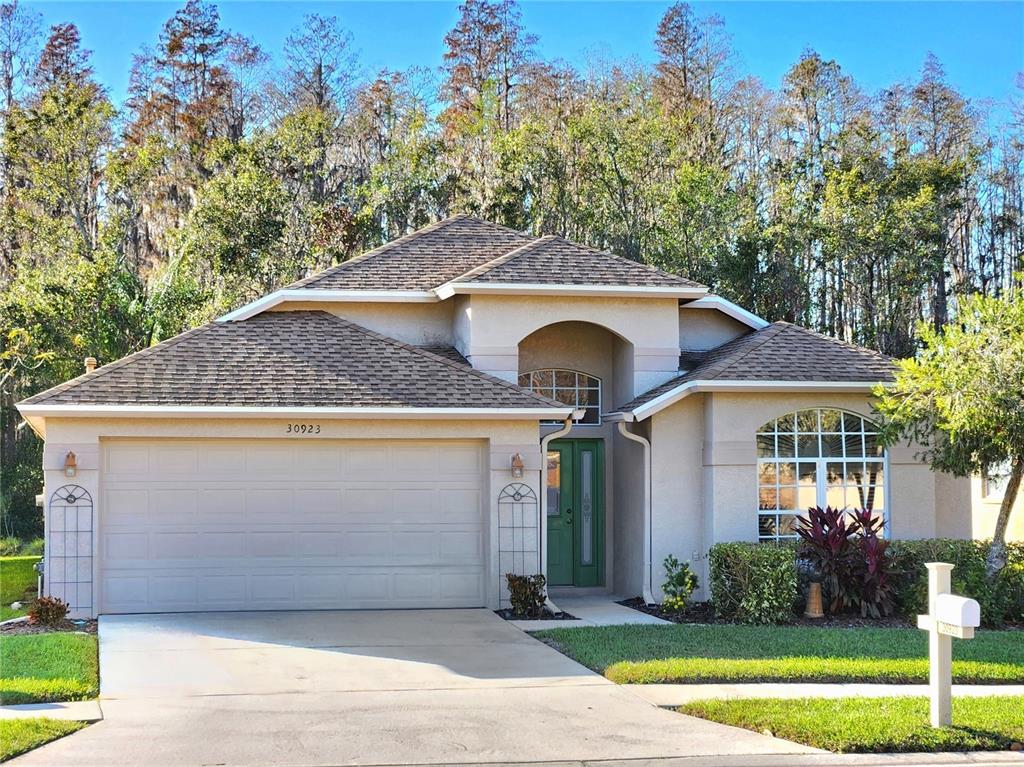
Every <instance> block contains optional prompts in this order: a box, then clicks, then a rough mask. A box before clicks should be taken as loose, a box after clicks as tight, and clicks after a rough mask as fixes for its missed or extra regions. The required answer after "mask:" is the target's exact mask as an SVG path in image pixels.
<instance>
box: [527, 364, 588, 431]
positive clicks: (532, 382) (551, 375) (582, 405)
mask: <svg viewBox="0 0 1024 767" xmlns="http://www.w3.org/2000/svg"><path fill="white" fill-rule="evenodd" d="M519 385H520V386H522V387H523V388H524V389H529V390H530V391H532V392H536V393H537V394H540V395H543V396H545V397H550V398H551V399H555V400H558V401H559V402H564V403H565V404H566V405H571V406H572V407H575V408H579V409H581V410H584V411H585V412H584V415H583V417H582V418H578V419H576V422H577V423H582V424H587V425H589V426H596V425H598V424H600V423H601V379H600V378H597V377H596V376H592V375H588V374H587V373H580V372H579V371H577V370H557V369H548V370H534V371H532V372H530V373H521V374H520V375H519Z"/></svg>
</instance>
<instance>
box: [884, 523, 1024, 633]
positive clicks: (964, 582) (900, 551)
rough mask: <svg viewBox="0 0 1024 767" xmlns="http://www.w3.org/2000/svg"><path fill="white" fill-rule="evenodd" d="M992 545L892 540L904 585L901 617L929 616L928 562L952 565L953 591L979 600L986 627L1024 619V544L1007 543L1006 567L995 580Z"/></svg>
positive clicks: (898, 598) (944, 540) (898, 600)
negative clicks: (989, 562)
mask: <svg viewBox="0 0 1024 767" xmlns="http://www.w3.org/2000/svg"><path fill="white" fill-rule="evenodd" d="M989 543H990V542H989V541H963V540H955V539H951V538H931V539H924V540H917V541H893V542H892V545H891V546H890V549H889V550H890V551H891V552H892V555H893V563H894V569H895V570H896V572H897V573H898V577H899V579H900V585H899V588H898V589H897V592H896V604H897V609H898V610H899V612H900V613H902V614H903V615H905V616H907V617H908V618H913V617H914V616H916V615H918V614H921V613H926V612H928V573H927V571H926V570H925V567H924V564H925V562H949V563H950V564H952V565H954V567H953V592H954V593H956V594H961V595H963V596H965V597H970V598H971V599H976V600H978V604H980V605H981V621H982V624H983V625H985V626H1001V625H1003V624H1005V623H1007V622H1014V623H1016V622H1022V621H1024V543H1008V544H1006V557H1007V562H1006V567H1004V568H1003V569H1002V571H1001V572H1000V573H999V576H998V577H997V578H996V580H995V582H994V583H992V582H991V581H989V579H988V577H987V576H986V575H985V556H986V555H987V554H988V547H989Z"/></svg>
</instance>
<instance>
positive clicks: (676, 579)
mask: <svg viewBox="0 0 1024 767" xmlns="http://www.w3.org/2000/svg"><path fill="white" fill-rule="evenodd" d="M664 566H665V583H664V584H663V585H662V587H661V590H662V592H664V594H665V599H664V600H662V603H661V606H662V608H663V609H664V610H667V611H668V612H671V613H678V612H682V611H683V610H684V609H685V608H686V603H687V602H688V601H689V599H690V595H691V594H693V592H694V591H696V589H697V583H698V582H697V576H696V575H695V574H694V572H693V570H691V569H690V563H689V562H680V561H679V560H678V559H676V558H675V557H674V556H672V555H671V554H669V555H668V556H667V557H665V562H664Z"/></svg>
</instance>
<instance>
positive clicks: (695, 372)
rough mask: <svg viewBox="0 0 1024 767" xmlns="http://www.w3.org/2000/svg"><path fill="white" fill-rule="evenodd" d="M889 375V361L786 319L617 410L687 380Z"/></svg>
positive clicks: (874, 379) (880, 378)
mask: <svg viewBox="0 0 1024 767" xmlns="http://www.w3.org/2000/svg"><path fill="white" fill-rule="evenodd" d="M892 379H893V361H892V360H891V359H890V358H888V357H886V356H884V355H882V354H879V353H877V352H873V351H871V350H870V349H865V348H863V347H860V346H854V345H853V344H848V343H845V342H843V341H839V340H838V339H835V338H830V337H829V336H824V335H821V334H820V333H815V332H813V331H811V330H807V329H806V328H802V327H800V326H799V325H791V324H790V323H788V322H774V323H772V324H771V325H769V326H768V327H766V328H762V329H761V330H756V331H754V332H753V333H748V334H747V335H744V336H740V337H739V338H735V339H733V340H732V341H729V342H728V343H725V344H722V345H721V346H719V347H718V348H716V349H712V350H711V351H710V352H708V353H707V355H706V356H705V357H704V359H703V361H701V362H700V364H698V365H697V366H696V367H694V368H693V369H691V370H689V371H688V372H686V373H684V374H683V375H680V376H676V377H675V378H673V379H671V380H669V381H666V382H665V383H663V384H661V385H660V386H657V387H655V388H653V389H651V390H650V391H647V392H644V393H643V394H641V395H640V396H639V397H637V398H635V399H634V400H632V401H631V402H627V403H626V404H625V405H623V406H622V407H620V408H618V410H621V411H629V410H635V409H636V408H638V407H640V406H642V405H645V404H647V403H648V402H650V401H652V400H654V399H656V398H657V397H660V396H661V395H662V394H666V393H667V392H670V391H672V390H673V389H675V388H676V387H678V386H680V385H681V384H684V383H687V382H689V381H823V382H829V381H851V382H863V383H881V382H885V381H891V380H892Z"/></svg>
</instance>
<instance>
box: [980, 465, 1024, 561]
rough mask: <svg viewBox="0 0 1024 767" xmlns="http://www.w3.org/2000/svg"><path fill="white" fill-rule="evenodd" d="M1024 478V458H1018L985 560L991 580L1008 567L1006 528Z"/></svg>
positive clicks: (1012, 470)
mask: <svg viewBox="0 0 1024 767" xmlns="http://www.w3.org/2000/svg"><path fill="white" fill-rule="evenodd" d="M1022 476H1024V456H1017V457H1016V458H1014V459H1013V462H1012V464H1011V468H1010V478H1009V480H1008V481H1007V483H1006V490H1005V492H1004V493H1003V502H1002V504H1000V506H999V516H998V517H996V529H995V532H993V533H992V546H991V548H989V550H988V556H987V557H986V558H985V570H986V572H987V574H988V577H989V578H994V577H995V576H996V575H998V574H999V571H1000V570H1002V569H1003V568H1004V567H1005V566H1006V527H1007V525H1008V524H1009V521H1010V512H1011V511H1013V505H1014V503H1015V502H1016V500H1017V491H1018V490H1019V489H1020V481H1021V477H1022Z"/></svg>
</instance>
